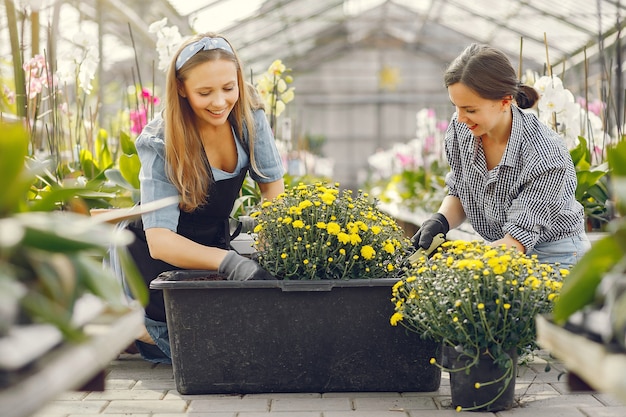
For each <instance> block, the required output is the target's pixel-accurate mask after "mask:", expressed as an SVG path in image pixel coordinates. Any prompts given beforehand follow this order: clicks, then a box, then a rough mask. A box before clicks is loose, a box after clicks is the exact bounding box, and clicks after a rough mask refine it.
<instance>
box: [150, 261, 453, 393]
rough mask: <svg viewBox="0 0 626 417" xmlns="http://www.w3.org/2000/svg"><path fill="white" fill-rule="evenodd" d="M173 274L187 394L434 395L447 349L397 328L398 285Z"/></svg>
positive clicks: (176, 333)
mask: <svg viewBox="0 0 626 417" xmlns="http://www.w3.org/2000/svg"><path fill="white" fill-rule="evenodd" d="M211 274H214V272H212V271H171V272H166V273H163V274H161V275H160V276H159V277H158V278H157V279H156V280H155V281H153V282H152V284H151V285H150V288H153V289H161V290H163V293H164V294H163V295H164V299H165V308H166V314H167V320H168V327H169V334H170V342H171V349H172V364H173V370H174V378H175V380H176V388H177V390H178V391H179V392H180V393H181V394H209V393H242V394H245V393H263V392H350V391H369V392H380V391H393V392H409V391H418V392H429V391H436V390H437V389H438V388H439V384H440V382H441V371H440V370H439V369H438V368H437V367H435V366H433V365H431V364H430V362H429V361H430V359H431V358H432V357H437V358H439V357H440V352H439V350H440V349H439V345H438V344H436V343H433V342H431V341H428V340H424V339H422V338H420V336H419V335H418V334H416V333H414V332H409V331H407V330H405V329H404V328H403V327H401V326H398V327H393V326H391V325H390V323H389V318H390V316H391V315H392V314H393V305H392V304H391V302H390V298H391V287H392V286H393V285H394V284H395V283H396V282H397V280H395V279H387V278H385V279H378V280H349V281H343V280H341V281H340V280H329V281H244V282H241V281H214V280H206V279H203V277H206V276H209V275H211Z"/></svg>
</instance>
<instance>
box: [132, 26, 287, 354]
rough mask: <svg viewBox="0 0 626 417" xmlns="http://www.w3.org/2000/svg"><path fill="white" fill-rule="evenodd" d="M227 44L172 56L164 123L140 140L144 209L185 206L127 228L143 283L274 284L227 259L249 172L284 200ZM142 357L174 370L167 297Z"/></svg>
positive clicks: (194, 45)
mask: <svg viewBox="0 0 626 417" xmlns="http://www.w3.org/2000/svg"><path fill="white" fill-rule="evenodd" d="M255 93H256V91H255V90H254V88H253V87H252V86H250V85H249V84H246V82H245V81H244V78H243V70H242V65H241V62H240V60H239V58H238V57H237V54H236V53H235V50H234V49H233V47H232V45H231V44H230V43H229V42H228V41H227V40H226V39H225V38H224V37H222V36H220V35H217V34H214V33H205V34H200V35H197V36H194V37H192V38H191V39H189V40H188V41H187V42H185V43H184V44H183V45H182V46H181V47H180V48H179V50H178V51H177V53H176V54H175V56H174V58H173V60H172V63H171V64H170V67H169V70H168V73H167V78H166V90H165V96H166V102H165V109H164V111H163V113H162V115H159V116H158V117H157V118H155V119H154V120H152V121H150V123H148V125H146V127H145V128H144V129H143V131H142V133H141V135H140V136H139V137H138V138H137V141H136V147H137V152H138V154H139V158H140V160H141V172H140V185H141V187H140V191H141V202H142V203H149V202H151V201H155V200H159V199H162V198H165V197H171V196H177V197H178V198H179V204H178V205H177V206H170V207H167V208H163V209H160V210H157V211H155V212H152V213H149V214H144V215H143V216H142V218H141V220H139V221H136V222H133V223H131V224H130V225H128V229H129V230H131V231H132V232H133V233H134V234H135V237H136V239H135V241H134V243H132V244H131V245H130V246H129V251H130V253H131V255H132V257H133V259H134V260H135V262H136V264H137V266H138V268H139V271H140V272H141V274H142V275H143V278H144V281H145V282H146V284H147V285H148V286H149V285H150V282H151V281H152V280H153V279H155V278H156V277H157V276H158V275H159V274H160V273H162V272H164V271H169V270H176V269H203V270H215V271H219V272H220V273H221V274H223V275H225V276H226V277H227V278H228V279H231V280H248V279H271V278H272V277H271V276H270V275H269V274H268V273H267V272H266V271H265V270H263V269H262V268H261V267H260V266H259V265H258V264H257V263H256V262H255V261H253V260H251V259H249V258H246V257H243V256H241V255H239V254H238V253H237V252H235V251H234V250H230V228H229V221H228V220H229V216H230V213H231V210H232V208H233V205H234V202H235V200H236V199H237V197H238V196H239V191H240V190H241V186H242V183H243V181H244V178H245V176H246V173H247V172H248V171H249V172H250V176H251V177H252V179H254V180H255V181H256V182H257V183H258V185H259V188H260V190H261V193H262V197H263V199H265V200H271V199H273V198H274V197H276V196H278V195H279V194H280V193H282V192H283V191H284V183H283V173H284V168H283V165H282V161H281V158H280V155H279V153H278V150H277V149H276V144H275V142H274V136H273V134H272V131H271V129H270V126H269V124H268V122H267V119H266V116H265V113H264V112H263V110H262V104H261V102H260V100H259V98H258V97H257V96H256V95H255ZM145 311H146V319H145V324H146V333H145V334H144V335H143V336H142V337H141V338H140V339H139V341H138V342H137V343H136V345H137V347H138V349H139V351H140V353H141V354H142V356H143V357H144V358H146V359H148V360H151V361H155V362H170V357H171V353H170V349H169V340H168V332H167V326H166V323H165V321H166V317H165V307H164V302H163V294H162V291H160V290H150V301H149V304H148V305H147V306H146V308H145Z"/></svg>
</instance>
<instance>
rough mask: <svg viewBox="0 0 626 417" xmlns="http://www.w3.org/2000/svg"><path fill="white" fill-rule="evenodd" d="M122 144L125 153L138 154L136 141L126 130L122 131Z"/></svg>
mask: <svg viewBox="0 0 626 417" xmlns="http://www.w3.org/2000/svg"><path fill="white" fill-rule="evenodd" d="M120 144H121V146H122V152H123V153H124V154H125V155H136V154H137V148H136V147H135V142H133V140H132V139H131V137H130V135H129V134H128V133H126V132H120Z"/></svg>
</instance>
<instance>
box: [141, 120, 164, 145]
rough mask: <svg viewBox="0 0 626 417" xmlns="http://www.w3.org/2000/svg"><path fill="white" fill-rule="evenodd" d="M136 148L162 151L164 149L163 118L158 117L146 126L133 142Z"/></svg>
mask: <svg viewBox="0 0 626 417" xmlns="http://www.w3.org/2000/svg"><path fill="white" fill-rule="evenodd" d="M135 146H136V147H137V148H155V149H162V148H164V147H165V126H164V121H163V118H162V117H161V116H160V115H158V116H156V117H155V118H154V119H152V120H151V121H150V122H148V124H146V125H145V126H144V128H143V130H142V131H141V133H140V134H139V136H138V137H137V140H136V141H135Z"/></svg>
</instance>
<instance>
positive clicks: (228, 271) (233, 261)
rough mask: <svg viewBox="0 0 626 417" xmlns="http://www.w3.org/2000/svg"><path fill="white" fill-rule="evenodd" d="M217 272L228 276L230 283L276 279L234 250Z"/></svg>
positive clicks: (229, 253) (227, 255)
mask: <svg viewBox="0 0 626 417" xmlns="http://www.w3.org/2000/svg"><path fill="white" fill-rule="evenodd" d="M217 271H218V272H219V273H220V274H224V275H226V277H227V279H228V280H229V281H248V280H251V279H255V280H260V279H265V280H271V279H276V278H275V277H274V276H273V275H272V274H270V273H269V272H267V271H266V270H265V269H263V268H261V266H260V265H259V264H258V263H256V262H255V261H253V260H252V259H248V258H246V257H245V256H241V255H239V254H238V253H237V252H235V251H234V250H230V251H228V253H227V254H226V257H225V258H224V260H223V261H222V263H221V264H220V266H219V268H218V270H217Z"/></svg>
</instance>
